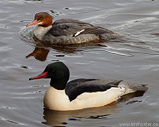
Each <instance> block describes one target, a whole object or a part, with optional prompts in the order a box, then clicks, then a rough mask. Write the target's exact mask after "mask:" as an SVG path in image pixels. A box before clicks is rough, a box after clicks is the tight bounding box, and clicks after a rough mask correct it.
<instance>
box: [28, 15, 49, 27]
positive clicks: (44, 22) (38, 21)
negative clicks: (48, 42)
mask: <svg viewBox="0 0 159 127" xmlns="http://www.w3.org/2000/svg"><path fill="white" fill-rule="evenodd" d="M32 25H39V26H42V27H48V26H50V25H52V16H51V15H49V14H48V13H47V12H39V13H36V14H35V17H34V21H33V22H32V23H30V24H28V25H27V26H32Z"/></svg>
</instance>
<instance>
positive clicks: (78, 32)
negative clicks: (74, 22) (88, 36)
mask: <svg viewBox="0 0 159 127" xmlns="http://www.w3.org/2000/svg"><path fill="white" fill-rule="evenodd" d="M83 31H85V29H82V30H80V31H77V33H76V34H75V35H74V36H75V37H76V36H78V35H79V34H80V33H82V32H83Z"/></svg>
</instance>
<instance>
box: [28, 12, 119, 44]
mask: <svg viewBox="0 0 159 127" xmlns="http://www.w3.org/2000/svg"><path fill="white" fill-rule="evenodd" d="M31 25H37V26H36V27H35V29H34V30H33V35H34V37H36V39H38V40H40V41H42V42H45V43H48V44H61V45H68V44H79V43H84V42H90V41H97V42H102V40H109V39H114V38H117V37H119V36H120V35H119V34H117V33H115V32H113V31H110V30H107V29H105V28H102V27H99V26H94V25H92V24H89V23H85V22H82V21H79V20H73V19H60V20H57V21H55V22H54V23H53V24H52V16H51V15H49V14H48V13H47V12H39V13H36V14H35V17H34V21H33V22H32V23H30V24H28V25H27V26H31Z"/></svg>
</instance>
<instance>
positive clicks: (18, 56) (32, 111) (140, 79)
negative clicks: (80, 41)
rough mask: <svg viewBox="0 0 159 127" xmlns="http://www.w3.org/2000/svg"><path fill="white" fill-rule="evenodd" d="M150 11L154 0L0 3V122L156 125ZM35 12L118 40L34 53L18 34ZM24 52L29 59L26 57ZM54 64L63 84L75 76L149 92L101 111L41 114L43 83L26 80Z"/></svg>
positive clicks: (158, 48)
mask: <svg viewBox="0 0 159 127" xmlns="http://www.w3.org/2000/svg"><path fill="white" fill-rule="evenodd" d="M158 6H159V2H158V1H156V0H154V1H152V0H133V1H127V0H112V1H108V0H91V1H90V0H78V1H77V0H68V1H67V2H66V1H65V0H60V1H57V0H37V1H34V0H8V1H6V0H1V2H0V15H1V18H0V38H1V39H0V58H1V62H0V80H1V82H0V102H1V103H0V125H1V126H3V127H13V126H16V127H18V126H19V127H21V126H32V127H44V126H46V127H48V126H68V127H81V126H86V127H89V126H90V127H101V126H102V127H118V126H119V125H120V123H141V124H144V123H146V122H147V123H153V124H154V123H157V124H159V122H158V119H159V115H158V114H159V108H158V107H159V99H158V96H159V93H158V89H159V86H158V83H159V81H158V75H159V65H158V60H159V44H158V43H159V42H158V40H159V34H158V33H159V31H158V23H159V19H158V17H159V10H158ZM40 11H47V12H49V13H50V14H52V15H53V16H54V20H57V19H60V18H73V19H78V20H81V21H85V22H88V23H92V24H94V25H98V26H102V27H105V28H107V29H110V30H113V31H117V32H120V33H123V34H124V35H125V36H124V37H123V38H122V39H120V40H111V41H107V42H105V43H100V44H91V45H79V46H66V47H60V46H54V47H52V48H46V49H43V48H42V47H40V48H39V47H38V48H35V47H34V45H33V44H31V43H29V42H24V41H23V40H22V39H21V37H20V36H19V33H18V32H19V31H20V30H21V29H22V28H23V27H24V26H26V25H27V24H28V23H30V22H31V21H32V20H33V16H34V14H35V13H36V12H40ZM32 52H36V53H37V56H36V57H33V56H30V57H28V58H26V56H28V55H29V54H30V53H32ZM44 52H45V53H44ZM41 53H42V54H43V56H42V55H41ZM56 60H60V61H63V62H64V63H65V64H66V65H67V66H68V67H69V69H70V71H71V77H70V80H72V79H75V78H82V77H85V78H101V79H124V80H127V81H130V82H136V83H141V84H148V88H149V89H148V91H147V92H146V93H145V94H144V95H143V96H140V97H133V98H130V97H128V98H125V99H123V101H121V102H119V103H115V104H112V105H108V106H105V107H101V108H93V109H88V110H82V111H75V112H57V111H49V110H46V109H43V95H44V93H45V91H46V89H47V87H48V86H49V80H36V81H32V82H29V80H28V79H29V78H30V77H32V76H35V75H37V74H39V73H40V72H42V71H43V69H44V67H45V66H46V65H47V64H49V63H51V62H54V61H56ZM124 100H125V101H124ZM157 124H155V125H157Z"/></svg>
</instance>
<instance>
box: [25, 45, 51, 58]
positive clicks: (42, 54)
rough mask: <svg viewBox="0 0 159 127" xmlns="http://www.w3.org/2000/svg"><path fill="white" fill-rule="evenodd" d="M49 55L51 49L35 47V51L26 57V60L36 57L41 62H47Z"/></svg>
mask: <svg viewBox="0 0 159 127" xmlns="http://www.w3.org/2000/svg"><path fill="white" fill-rule="evenodd" d="M48 53H49V49H45V48H40V47H35V49H34V51H33V52H32V53H30V54H29V55H27V56H26V58H28V57H31V56H34V57H35V59H37V60H40V61H45V60H46V58H47V55H48Z"/></svg>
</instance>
